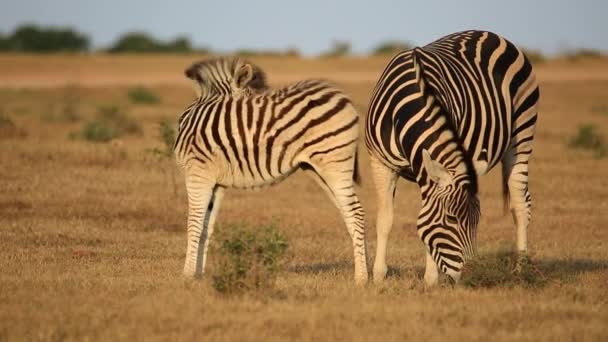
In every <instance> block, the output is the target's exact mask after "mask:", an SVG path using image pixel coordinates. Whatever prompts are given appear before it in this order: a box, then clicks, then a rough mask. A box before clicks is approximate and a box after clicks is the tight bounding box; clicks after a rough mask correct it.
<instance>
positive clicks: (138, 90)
mask: <svg viewBox="0 0 608 342" xmlns="http://www.w3.org/2000/svg"><path fill="white" fill-rule="evenodd" d="M129 99H130V100H131V102H133V103H141V104H157V103H160V96H158V95H157V94H156V93H154V92H153V91H152V90H150V89H148V88H146V87H142V86H138V87H133V88H131V89H129Z"/></svg>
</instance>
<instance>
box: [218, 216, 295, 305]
mask: <svg viewBox="0 0 608 342" xmlns="http://www.w3.org/2000/svg"><path fill="white" fill-rule="evenodd" d="M214 239H215V241H214V243H213V246H215V247H214V251H213V259H214V260H216V265H217V266H216V267H215V268H214V270H215V271H214V275H213V287H214V288H215V289H216V290H217V291H218V292H220V293H225V294H236V293H242V292H244V291H251V290H256V291H257V290H270V289H271V288H272V287H273V285H274V280H275V278H276V273H277V270H278V269H279V267H280V265H281V260H282V257H283V256H284V255H285V252H286V251H287V247H288V244H287V239H286V237H285V236H284V235H283V234H282V233H281V232H280V231H279V230H277V228H276V226H275V225H270V226H267V227H258V228H249V227H246V226H244V225H233V226H228V227H224V229H222V231H220V232H218V233H217V237H215V238H214Z"/></svg>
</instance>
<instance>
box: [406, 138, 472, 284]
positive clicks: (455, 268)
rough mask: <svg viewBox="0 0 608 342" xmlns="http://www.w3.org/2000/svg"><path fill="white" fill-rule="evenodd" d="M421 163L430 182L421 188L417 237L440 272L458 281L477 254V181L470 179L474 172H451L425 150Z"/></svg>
mask: <svg viewBox="0 0 608 342" xmlns="http://www.w3.org/2000/svg"><path fill="white" fill-rule="evenodd" d="M422 164H423V167H424V169H425V170H426V173H427V175H428V181H427V183H426V185H425V186H424V187H423V189H422V202H423V203H422V208H421V210H420V215H419V217H418V235H419V236H420V238H421V239H422V241H423V242H424V243H425V245H426V247H427V249H428V251H429V253H430V255H431V256H432V257H433V260H434V261H435V263H436V264H437V267H438V269H439V270H440V271H441V272H442V273H444V274H446V275H448V276H449V277H450V278H451V279H452V280H453V281H454V282H458V281H459V280H460V275H461V271H462V268H463V266H464V263H465V261H466V260H468V259H470V258H472V257H473V256H474V255H475V254H476V233H477V225H478V223H479V216H480V208H479V199H478V197H477V189H476V181H477V179H476V178H475V179H471V177H475V175H474V173H473V174H472V175H471V174H470V173H468V172H451V171H450V170H448V169H447V168H446V167H445V166H443V165H442V164H441V163H439V162H437V161H435V160H433V159H432V158H431V155H430V153H429V152H428V151H426V150H423V151H422ZM460 171H462V167H461V168H460Z"/></svg>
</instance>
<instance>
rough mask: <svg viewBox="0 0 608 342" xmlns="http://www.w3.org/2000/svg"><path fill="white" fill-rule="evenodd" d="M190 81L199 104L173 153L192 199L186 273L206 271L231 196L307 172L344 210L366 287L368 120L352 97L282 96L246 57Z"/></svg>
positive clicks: (221, 62)
mask: <svg viewBox="0 0 608 342" xmlns="http://www.w3.org/2000/svg"><path fill="white" fill-rule="evenodd" d="M185 74H186V77H188V78H189V79H191V80H192V81H193V82H194V85H195V88H196V92H197V99H196V100H195V101H194V102H193V103H192V104H191V105H189V106H188V107H187V108H186V109H185V110H184V111H183V113H182V114H181V117H180V119H179V122H178V126H179V128H178V133H177V137H176V141H175V145H174V148H173V149H174V154H175V157H176V160H177V164H178V165H179V166H180V167H181V168H182V169H183V171H184V175H185V181H186V188H187V194H188V224H187V230H188V244H187V250H186V262H185V265H184V275H186V276H189V277H195V276H200V275H202V274H203V273H204V269H205V264H206V261H207V250H208V246H209V241H210V238H211V236H212V234H213V229H214V223H215V220H216V217H217V213H218V210H219V206H220V202H221V200H222V198H223V194H224V190H225V189H226V188H240V189H252V188H258V187H261V186H264V185H271V184H275V183H277V182H279V181H280V180H282V179H284V178H286V177H287V176H289V175H290V174H292V173H293V172H295V171H296V170H303V171H304V172H305V173H306V174H308V175H309V176H311V177H312V178H313V179H314V180H315V181H316V183H318V184H319V186H320V187H321V188H322V189H323V190H324V191H325V192H326V193H327V195H328V196H329V197H330V199H331V200H332V202H333V203H334V204H335V206H336V207H337V208H338V209H339V211H340V212H341V214H342V217H343V219H344V223H345V225H346V228H347V230H348V233H349V234H350V237H351V239H352V244H353V250H354V266H355V281H356V282H358V283H363V282H366V281H367V279H368V271H367V250H366V241H365V229H364V228H365V227H364V211H363V208H362V206H361V204H360V203H359V199H358V197H357V194H356V191H355V183H356V182H358V179H359V176H358V170H357V143H358V140H359V115H358V113H357V112H356V110H355V108H354V106H353V104H352V102H351V101H350V99H349V98H348V97H347V96H346V95H345V93H344V92H342V91H341V90H339V89H338V88H337V87H335V86H334V85H333V84H331V83H330V82H328V81H324V80H306V81H301V82H297V83H294V84H291V85H288V86H286V87H283V88H280V89H275V90H273V89H271V88H269V87H268V85H267V82H266V77H265V74H264V72H263V71H262V70H261V69H260V68H259V67H258V66H256V65H254V64H252V63H250V62H248V61H246V60H244V59H241V58H237V57H232V58H229V57H219V58H213V59H209V60H205V61H201V62H198V63H194V64H192V65H191V66H190V67H189V68H187V69H186V71H185Z"/></svg>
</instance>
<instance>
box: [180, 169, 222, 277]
mask: <svg viewBox="0 0 608 342" xmlns="http://www.w3.org/2000/svg"><path fill="white" fill-rule="evenodd" d="M186 189H187V191H188V247H187V249H186V263H185V265H184V275H185V276H188V277H195V276H199V275H201V274H202V273H203V265H204V261H203V260H204V256H205V254H206V252H205V247H206V246H207V244H208V243H207V238H208V223H209V222H211V221H212V220H211V218H212V216H214V215H211V214H212V212H213V211H214V210H209V206H210V202H211V200H212V198H213V193H214V191H215V189H216V185H215V183H214V182H212V181H209V180H206V179H203V178H200V177H198V176H196V175H186Z"/></svg>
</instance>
